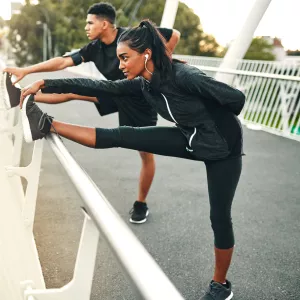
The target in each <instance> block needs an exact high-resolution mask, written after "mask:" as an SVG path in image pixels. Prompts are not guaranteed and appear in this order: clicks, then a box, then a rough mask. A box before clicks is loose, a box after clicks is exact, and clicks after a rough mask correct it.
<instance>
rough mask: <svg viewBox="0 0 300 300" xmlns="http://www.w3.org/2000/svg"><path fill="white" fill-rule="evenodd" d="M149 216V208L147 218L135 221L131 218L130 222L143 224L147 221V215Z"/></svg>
mask: <svg viewBox="0 0 300 300" xmlns="http://www.w3.org/2000/svg"><path fill="white" fill-rule="evenodd" d="M148 216H149V209H148V210H147V212H146V218H145V219H143V220H141V221H134V220H132V219H131V218H130V219H129V222H130V223H133V224H143V223H145V222H146V221H147V217H148Z"/></svg>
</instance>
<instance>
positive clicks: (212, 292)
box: [200, 280, 233, 300]
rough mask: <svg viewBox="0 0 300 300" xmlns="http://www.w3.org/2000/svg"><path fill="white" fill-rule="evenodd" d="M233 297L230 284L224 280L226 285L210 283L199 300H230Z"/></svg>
mask: <svg viewBox="0 0 300 300" xmlns="http://www.w3.org/2000/svg"><path fill="white" fill-rule="evenodd" d="M232 297H233V293H232V291H231V283H230V281H228V280H226V285H225V284H221V283H219V282H215V281H211V283H210V284H209V287H208V290H207V292H206V293H205V295H204V296H202V297H201V298H200V300H230V299H232Z"/></svg>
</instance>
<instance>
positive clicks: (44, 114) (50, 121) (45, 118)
mask: <svg viewBox="0 0 300 300" xmlns="http://www.w3.org/2000/svg"><path fill="white" fill-rule="evenodd" d="M44 116H45V117H44ZM43 118H44V122H43V124H41V125H40V128H39V130H41V129H42V128H43V127H44V125H45V120H47V121H48V122H49V123H50V124H51V127H52V128H53V129H54V132H55V134H56V135H57V136H58V137H59V139H60V140H61V142H62V143H63V144H64V141H63V140H62V138H61V136H60V135H59V133H58V132H57V130H56V129H55V127H54V125H53V122H52V120H53V117H51V116H48V114H47V113H45V112H43V114H42V116H41V119H43ZM51 118H52V119H51ZM51 127H50V128H51Z"/></svg>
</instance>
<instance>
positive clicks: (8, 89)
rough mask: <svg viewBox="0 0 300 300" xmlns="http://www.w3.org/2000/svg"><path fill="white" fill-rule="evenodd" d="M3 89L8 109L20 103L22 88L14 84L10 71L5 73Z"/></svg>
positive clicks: (2, 81)
mask: <svg viewBox="0 0 300 300" xmlns="http://www.w3.org/2000/svg"><path fill="white" fill-rule="evenodd" d="M1 89H2V90H3V95H4V106H5V108H6V109H11V108H13V107H16V106H18V105H19V104H20V96H21V90H20V89H18V88H16V87H15V86H14V85H13V84H12V82H11V77H10V76H9V74H8V73H4V74H3V78H2V80H1Z"/></svg>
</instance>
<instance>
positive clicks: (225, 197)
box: [21, 21, 245, 300]
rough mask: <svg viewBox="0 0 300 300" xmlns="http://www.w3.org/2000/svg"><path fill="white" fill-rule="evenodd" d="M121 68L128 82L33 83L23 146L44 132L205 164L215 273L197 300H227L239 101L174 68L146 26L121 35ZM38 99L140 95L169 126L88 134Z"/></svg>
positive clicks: (238, 164)
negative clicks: (44, 107)
mask: <svg viewBox="0 0 300 300" xmlns="http://www.w3.org/2000/svg"><path fill="white" fill-rule="evenodd" d="M117 55H118V57H119V59H120V66H119V68H120V69H121V70H122V71H123V73H124V74H125V76H126V77H127V79H124V80H119V81H114V82H113V81H95V80H90V79H82V78H76V79H58V80H39V81H37V82H35V83H33V84H32V85H30V86H28V87H26V88H25V89H24V90H23V91H22V95H21V97H22V99H21V105H22V102H23V100H24V99H25V101H24V103H23V108H22V117H23V126H24V136H25V139H26V140H27V141H32V140H36V139H39V138H43V137H44V136H45V135H46V134H48V133H49V132H57V133H58V134H60V135H62V136H64V137H66V138H68V139H70V140H73V141H75V142H77V143H80V144H82V145H85V146H88V147H94V148H112V147H121V148H127V149H134V150H139V151H146V152H151V153H154V154H160V155H165V156H174V157H181V158H186V159H192V160H199V161H203V162H204V163H205V166H206V169H207V181H208V191H209V201H210V207H211V210H210V219H211V224H212V229H213V232H214V238H215V271H214V275H213V280H212V281H211V283H210V285H209V289H208V291H207V293H206V294H205V295H204V296H203V297H202V298H201V299H202V300H209V299H213V300H225V299H231V298H232V296H233V293H232V291H231V283H230V282H229V281H228V280H227V279H226V274H227V271H228V268H229V266H230V262H231V257H232V253H233V247H234V235H233V229H232V222H231V205H232V201H233V197H234V194H235V190H236V187H237V184H238V181H239V178H240V174H241V169H242V158H241V157H242V155H243V150H242V129H241V126H240V123H239V121H238V119H237V115H238V114H239V113H240V111H241V110H242V108H243V105H244V103H245V97H244V95H243V94H242V93H241V92H240V91H238V90H236V89H234V88H232V87H230V86H228V85H226V84H224V83H221V82H218V81H216V80H214V79H213V78H210V77H208V76H206V75H205V74H204V73H203V72H201V71H200V70H199V69H197V68H195V67H192V66H189V65H187V64H184V63H182V62H179V61H172V60H171V58H170V55H169V54H168V53H167V50H166V47H165V44H164V42H163V40H162V39H161V36H160V34H159V33H158V32H157V30H156V29H155V27H154V26H153V24H152V23H150V22H149V21H143V22H141V23H140V25H139V26H138V27H135V28H132V29H129V30H127V31H126V32H124V33H123V34H122V35H121V36H120V38H119V40H118V47H117ZM40 89H41V90H42V92H43V93H75V94H79V95H85V96H90V97H96V96H99V95H108V96H113V97H117V96H121V95H141V96H143V97H144V98H145V99H146V101H147V102H148V103H150V104H151V105H152V106H153V107H154V109H155V110H156V111H157V112H158V113H159V114H160V115H161V116H162V117H163V118H165V119H167V120H169V121H171V122H174V123H175V125H176V126H175V127H143V128H134V127H122V126H121V127H119V128H115V129H103V128H87V127H81V126H75V125H72V124H66V123H62V122H59V121H57V120H55V119H53V118H52V117H48V116H47V115H46V114H44V113H43V112H42V111H41V110H40V109H39V108H38V107H37V105H36V104H35V103H34V101H33V100H34V96H33V95H32V94H35V93H36V92H38V91H39V90H40Z"/></svg>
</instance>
